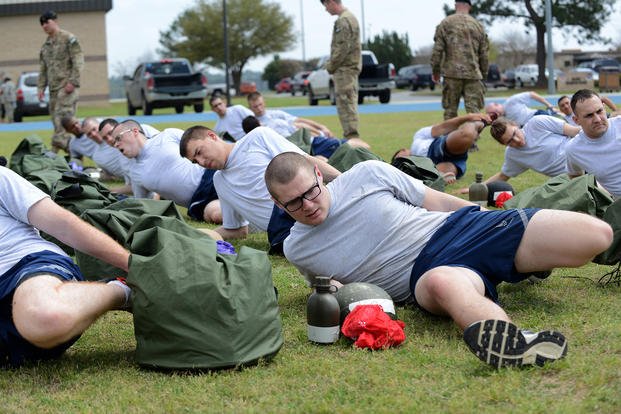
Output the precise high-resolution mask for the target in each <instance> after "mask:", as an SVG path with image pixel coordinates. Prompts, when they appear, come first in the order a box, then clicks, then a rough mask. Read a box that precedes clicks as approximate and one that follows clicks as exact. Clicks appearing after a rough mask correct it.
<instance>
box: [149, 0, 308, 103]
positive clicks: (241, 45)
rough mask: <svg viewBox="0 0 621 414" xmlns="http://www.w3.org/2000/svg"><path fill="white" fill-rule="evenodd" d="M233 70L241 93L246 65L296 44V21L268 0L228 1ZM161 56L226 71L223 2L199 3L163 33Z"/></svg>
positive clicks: (230, 51) (237, 88)
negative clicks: (294, 24)
mask: <svg viewBox="0 0 621 414" xmlns="http://www.w3.org/2000/svg"><path fill="white" fill-rule="evenodd" d="M226 6H227V27H228V43H229V67H230V69H231V76H232V78H233V84H234V85H235V89H236V90H238V91H239V90H240V88H239V86H240V83H241V75H242V71H243V69H244V66H245V65H246V64H247V63H248V62H249V61H250V60H251V59H253V58H255V57H259V56H264V55H267V54H270V53H275V52H282V51H284V50H286V49H288V48H290V47H291V46H292V45H293V44H294V42H295V39H296V37H295V34H294V32H293V23H292V22H293V20H292V18H291V17H290V16H288V15H287V14H285V13H284V12H283V11H282V10H281V8H280V6H279V5H278V4H275V3H268V2H266V1H264V0H227V3H226ZM160 44H161V45H162V51H161V53H162V54H163V55H165V56H177V57H185V58H187V59H189V60H191V61H193V62H202V63H205V64H207V65H210V66H214V67H220V68H224V64H225V57H224V31H223V24H222V1H221V0H199V1H197V3H196V5H195V6H193V7H191V8H189V9H187V10H185V11H183V12H182V13H181V14H180V15H179V16H178V17H177V18H176V19H175V21H174V22H173V23H172V24H171V25H170V28H169V29H168V30H166V31H162V32H160Z"/></svg>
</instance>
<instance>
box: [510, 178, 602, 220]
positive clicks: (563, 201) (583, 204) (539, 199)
mask: <svg viewBox="0 0 621 414" xmlns="http://www.w3.org/2000/svg"><path fill="white" fill-rule="evenodd" d="M612 202H613V200H612V198H611V197H610V195H608V193H607V192H606V191H604V190H602V189H601V188H599V187H598V186H597V183H596V182H595V177H594V176H592V175H590V174H587V175H582V176H580V177H576V178H574V179H570V178H569V176H568V175H567V174H562V175H559V176H556V177H552V178H550V179H549V180H548V181H546V182H545V183H544V184H543V185H541V186H539V187H532V188H528V189H526V190H524V191H522V192H521V193H518V194H516V195H515V196H513V198H511V199H509V200H507V201H506V202H505V204H504V206H503V207H504V208H505V209H510V208H528V207H535V208H551V209H555V210H568V211H578V212H581V213H586V214H590V215H591V216H596V217H600V218H601V217H603V216H604V212H605V211H606V209H607V208H608V206H610V205H611V204H612Z"/></svg>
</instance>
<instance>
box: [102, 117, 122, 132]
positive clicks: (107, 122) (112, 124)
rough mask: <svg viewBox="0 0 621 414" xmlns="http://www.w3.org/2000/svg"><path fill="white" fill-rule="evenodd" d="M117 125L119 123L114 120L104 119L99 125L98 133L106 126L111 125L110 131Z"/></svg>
mask: <svg viewBox="0 0 621 414" xmlns="http://www.w3.org/2000/svg"><path fill="white" fill-rule="evenodd" d="M118 124H119V121H117V120H116V119H114V118H106V119H104V120H103V121H101V122H100V123H99V132H101V130H102V129H103V128H104V127H105V126H106V125H111V126H112V129H114V127H116V126H117V125H118Z"/></svg>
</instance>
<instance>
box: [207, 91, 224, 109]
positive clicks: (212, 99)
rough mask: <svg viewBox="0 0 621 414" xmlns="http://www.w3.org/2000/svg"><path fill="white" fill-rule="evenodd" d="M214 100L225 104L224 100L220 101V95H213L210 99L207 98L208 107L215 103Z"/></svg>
mask: <svg viewBox="0 0 621 414" xmlns="http://www.w3.org/2000/svg"><path fill="white" fill-rule="evenodd" d="M216 99H220V100H221V101H222V102H225V100H224V99H222V96H220V94H214V95H211V98H209V106H212V105H213V101H215V100H216Z"/></svg>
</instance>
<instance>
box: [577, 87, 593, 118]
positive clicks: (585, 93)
mask: <svg viewBox="0 0 621 414" xmlns="http://www.w3.org/2000/svg"><path fill="white" fill-rule="evenodd" d="M594 96H597V97H598V98H599V95H598V94H597V93H596V92H595V91H592V90H591V89H580V90H579V91H578V92H576V93H574V95H573V96H572V97H571V110H572V111H574V114H575V113H576V105H577V104H578V102H582V101H586V100H587V99H591V98H592V97H594Z"/></svg>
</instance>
